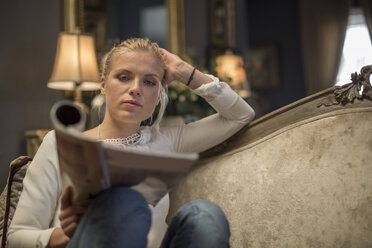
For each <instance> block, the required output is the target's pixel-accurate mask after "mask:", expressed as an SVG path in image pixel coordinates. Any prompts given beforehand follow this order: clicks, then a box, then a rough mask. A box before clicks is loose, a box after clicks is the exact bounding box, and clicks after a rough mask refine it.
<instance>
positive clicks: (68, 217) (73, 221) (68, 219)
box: [59, 187, 86, 238]
mask: <svg viewBox="0 0 372 248" xmlns="http://www.w3.org/2000/svg"><path fill="white" fill-rule="evenodd" d="M71 199H72V188H71V187H68V188H67V189H66V190H65V191H64V192H63V193H62V197H61V213H60V214H59V220H60V221H61V227H62V229H63V231H64V233H65V234H66V235H67V236H68V237H70V238H71V237H72V235H73V234H74V232H75V230H76V228H77V226H78V224H79V221H80V218H81V216H82V215H83V214H84V212H85V209H86V208H85V207H80V206H74V205H72V204H71Z"/></svg>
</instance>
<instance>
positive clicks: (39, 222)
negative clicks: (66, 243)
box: [7, 131, 61, 248]
mask: <svg viewBox="0 0 372 248" xmlns="http://www.w3.org/2000/svg"><path fill="white" fill-rule="evenodd" d="M57 161H58V157H57V152H56V143H55V133H54V131H51V132H49V133H48V134H47V135H46V136H45V138H44V140H43V142H42V144H41V145H40V147H39V149H38V151H37V153H36V155H35V157H34V159H33V160H32V163H31V164H30V166H29V168H28V170H27V173H26V176H25V178H24V180H23V191H22V194H21V196H20V198H19V202H18V205H17V208H16V211H15V213H14V217H13V220H12V222H11V225H10V228H9V232H8V240H7V247H18V248H23V247H47V245H48V243H49V239H50V236H51V234H52V232H53V230H54V228H53V227H52V226H55V224H56V223H55V222H56V221H55V215H56V214H55V213H56V211H58V208H59V204H58V202H59V201H58V200H59V195H60V193H61V189H60V177H59V167H58V163H57Z"/></svg>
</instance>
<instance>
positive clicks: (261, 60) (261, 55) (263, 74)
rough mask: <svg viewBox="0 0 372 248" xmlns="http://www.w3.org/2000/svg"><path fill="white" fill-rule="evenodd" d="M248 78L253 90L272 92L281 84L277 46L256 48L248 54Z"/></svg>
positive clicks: (249, 50)
mask: <svg viewBox="0 0 372 248" xmlns="http://www.w3.org/2000/svg"><path fill="white" fill-rule="evenodd" d="M246 69H247V78H248V82H249V84H250V86H251V88H252V89H257V90H270V89H274V88H277V87H278V86H279V84H280V73H279V51H278V47H277V45H275V44H266V45H260V46H255V47H252V48H249V49H248V52H247V62H246Z"/></svg>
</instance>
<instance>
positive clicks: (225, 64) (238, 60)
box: [216, 50, 250, 97]
mask: <svg viewBox="0 0 372 248" xmlns="http://www.w3.org/2000/svg"><path fill="white" fill-rule="evenodd" d="M216 62H217V67H216V72H217V75H218V77H219V78H220V79H222V80H223V81H225V82H226V83H228V84H229V85H230V86H231V87H232V88H233V89H234V90H235V91H236V92H237V93H238V94H239V95H240V96H241V97H249V96H250V91H249V86H248V81H247V75H246V73H245V70H244V67H243V65H244V62H243V59H242V57H240V56H238V55H234V54H232V52H231V51H229V50H228V51H227V52H226V53H225V54H224V55H221V56H218V57H217V58H216Z"/></svg>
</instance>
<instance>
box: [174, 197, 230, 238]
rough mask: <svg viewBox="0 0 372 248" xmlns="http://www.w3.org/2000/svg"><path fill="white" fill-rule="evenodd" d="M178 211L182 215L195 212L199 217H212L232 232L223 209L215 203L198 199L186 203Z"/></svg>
mask: <svg viewBox="0 0 372 248" xmlns="http://www.w3.org/2000/svg"><path fill="white" fill-rule="evenodd" d="M178 213H179V214H180V215H181V216H182V215H185V214H186V215H188V214H193V215H196V216H197V217H198V218H206V217H209V218H212V219H213V221H214V222H215V223H217V224H218V225H220V226H221V228H223V229H224V230H225V231H228V233H229V234H230V228H229V223H228V220H227V218H226V215H225V213H224V212H223V210H222V209H221V208H220V207H219V206H218V205H216V204H215V203H212V202H209V201H206V200H202V199H197V200H193V201H190V202H188V203H186V204H184V205H183V206H182V207H181V208H180V209H179V210H178Z"/></svg>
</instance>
